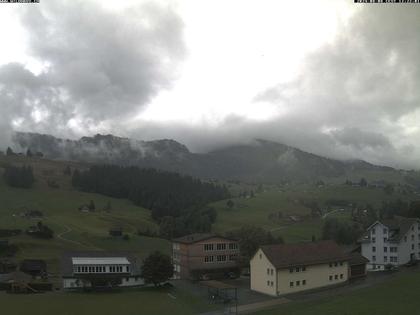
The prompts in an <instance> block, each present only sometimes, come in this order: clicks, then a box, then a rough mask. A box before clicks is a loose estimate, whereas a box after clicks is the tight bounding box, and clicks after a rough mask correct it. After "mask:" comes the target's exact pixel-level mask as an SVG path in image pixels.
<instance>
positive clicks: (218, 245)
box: [216, 243, 226, 250]
mask: <svg viewBox="0 0 420 315" xmlns="http://www.w3.org/2000/svg"><path fill="white" fill-rule="evenodd" d="M216 248H217V250H226V243H218V244H217V245H216Z"/></svg>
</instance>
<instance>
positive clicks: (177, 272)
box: [172, 233, 239, 279]
mask: <svg viewBox="0 0 420 315" xmlns="http://www.w3.org/2000/svg"><path fill="white" fill-rule="evenodd" d="M172 250H173V251H172V260H173V264H174V278H175V279H203V278H204V279H205V278H222V277H225V276H227V275H228V274H232V273H233V274H237V273H238V263H237V260H238V258H239V245H238V242H237V241H236V240H234V239H230V238H226V237H222V236H218V235H215V234H200V233H198V234H190V235H186V236H183V237H179V238H176V239H173V240H172Z"/></svg>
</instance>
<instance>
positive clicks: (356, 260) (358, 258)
mask: <svg viewBox="0 0 420 315" xmlns="http://www.w3.org/2000/svg"><path fill="white" fill-rule="evenodd" d="M349 258H350V259H349V264H350V266H355V265H363V264H366V263H368V262H369V259H367V258H366V257H364V256H362V254H360V253H350V257H349Z"/></svg>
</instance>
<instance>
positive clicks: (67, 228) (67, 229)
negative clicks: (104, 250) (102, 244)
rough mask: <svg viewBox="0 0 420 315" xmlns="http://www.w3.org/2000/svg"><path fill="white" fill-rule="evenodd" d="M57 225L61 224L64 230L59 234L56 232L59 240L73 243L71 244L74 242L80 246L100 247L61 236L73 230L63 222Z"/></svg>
mask: <svg viewBox="0 0 420 315" xmlns="http://www.w3.org/2000/svg"><path fill="white" fill-rule="evenodd" d="M55 223H56V224H59V223H57V222H55ZM59 225H61V226H63V227H64V228H65V229H66V230H65V231H64V232H61V233H60V234H57V238H58V239H60V240H62V241H65V242H69V243H73V244H76V245H79V246H82V247H87V248H94V249H101V248H99V247H96V246H94V245H92V244H89V245H88V244H83V243H81V242H78V241H75V240H71V239H68V238H65V237H63V235H65V234H68V233H70V232H72V231H73V229H72V228H70V227H68V226H67V225H65V224H59Z"/></svg>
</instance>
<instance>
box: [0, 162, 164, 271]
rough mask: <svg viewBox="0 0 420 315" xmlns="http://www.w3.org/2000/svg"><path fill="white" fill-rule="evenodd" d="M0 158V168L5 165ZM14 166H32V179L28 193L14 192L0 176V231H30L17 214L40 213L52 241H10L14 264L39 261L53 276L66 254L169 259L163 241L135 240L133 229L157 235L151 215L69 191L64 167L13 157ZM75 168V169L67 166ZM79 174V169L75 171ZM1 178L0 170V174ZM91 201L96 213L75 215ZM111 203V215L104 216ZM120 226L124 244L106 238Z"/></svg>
mask: <svg viewBox="0 0 420 315" xmlns="http://www.w3.org/2000/svg"><path fill="white" fill-rule="evenodd" d="M6 159H7V157H2V158H1V159H0V163H3V164H4V163H7V162H10V161H7V160H6ZM13 161H14V162H17V163H15V164H31V165H32V166H33V168H34V173H35V176H36V178H37V181H36V184H35V185H34V187H33V188H32V189H18V188H11V187H9V186H7V185H6V184H5V183H4V182H3V181H2V180H1V174H0V228H10V229H22V230H25V229H26V228H28V227H29V226H31V225H35V224H36V223H37V222H38V221H39V220H38V219H28V218H26V217H23V216H21V215H20V214H21V213H23V212H25V211H27V210H34V209H36V210H40V211H42V213H43V214H44V218H43V219H42V221H43V223H44V224H46V225H48V226H50V227H51V228H52V229H53V230H54V232H55V237H54V239H52V240H42V239H35V238H33V237H30V236H27V235H25V234H24V233H23V234H21V235H19V236H17V237H12V238H10V241H11V242H13V243H14V244H17V245H18V246H19V251H18V253H17V256H16V259H17V260H20V259H24V258H42V259H45V260H46V261H47V263H48V267H49V271H50V272H52V273H56V272H57V271H58V262H59V258H60V256H61V254H62V252H63V251H66V250H86V249H88V250H128V251H132V252H134V253H136V254H137V256H139V257H140V258H142V257H145V256H146V255H147V254H149V253H150V252H151V251H153V250H160V251H162V252H164V253H167V254H169V253H170V244H169V242H168V241H166V240H163V239H159V238H149V237H143V236H139V235H137V231H138V229H140V230H145V229H150V230H152V231H157V225H156V223H155V222H154V221H153V220H152V219H151V217H150V211H149V210H147V209H143V208H141V207H137V206H135V205H133V204H132V203H131V202H130V201H128V200H124V199H113V198H108V197H105V196H102V195H98V194H88V193H83V192H79V191H76V190H74V189H72V188H71V183H70V176H64V175H63V173H62V172H63V170H64V167H65V165H67V163H63V162H54V161H48V160H39V159H29V160H28V159H25V158H24V157H17V158H16V157H14V160H13ZM72 166H73V167H74V165H72ZM78 167H79V168H80V166H78ZM0 173H1V169H0ZM48 179H54V180H55V181H56V182H57V183H58V184H59V185H60V188H58V189H56V188H50V187H48V185H47V184H46V181H47V180H48ZM90 200H93V201H94V203H95V205H96V210H95V212H89V213H84V212H81V211H79V210H78V208H79V207H80V206H81V205H83V204H88V203H89V202H90ZM108 203H110V204H111V207H112V209H111V210H110V211H104V210H103V209H104V207H105V206H106V205H107V204H108ZM114 226H121V227H122V228H123V233H124V234H128V235H129V240H123V239H121V238H117V239H115V238H111V237H110V236H109V235H108V231H109V229H110V228H111V227H114Z"/></svg>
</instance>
